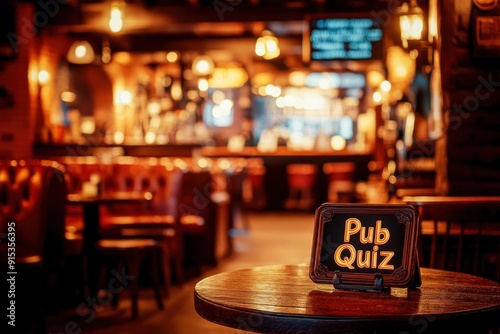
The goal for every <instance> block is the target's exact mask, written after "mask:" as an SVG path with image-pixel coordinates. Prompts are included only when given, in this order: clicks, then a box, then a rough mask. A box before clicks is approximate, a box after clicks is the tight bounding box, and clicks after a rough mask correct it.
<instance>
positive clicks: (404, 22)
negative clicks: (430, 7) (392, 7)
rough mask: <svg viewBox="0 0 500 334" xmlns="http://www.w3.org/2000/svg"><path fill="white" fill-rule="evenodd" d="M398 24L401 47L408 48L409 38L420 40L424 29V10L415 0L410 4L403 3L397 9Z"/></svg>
mask: <svg viewBox="0 0 500 334" xmlns="http://www.w3.org/2000/svg"><path fill="white" fill-rule="evenodd" d="M398 14H399V26H400V28H401V40H402V42H403V47H404V48H408V41H409V40H420V39H421V38H422V31H423V29H424V11H423V10H422V8H420V7H419V6H418V3H417V0H410V4H408V3H403V4H402V5H401V7H400V8H399V9H398Z"/></svg>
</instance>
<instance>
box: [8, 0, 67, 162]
mask: <svg viewBox="0 0 500 334" xmlns="http://www.w3.org/2000/svg"><path fill="white" fill-rule="evenodd" d="M39 10H41V9H39ZM15 12H16V31H14V32H13V33H14V34H15V35H16V37H17V38H18V40H19V43H18V45H17V52H16V57H15V59H14V60H11V61H10V60H9V61H5V62H3V63H2V64H0V65H1V66H2V69H1V70H0V86H1V87H3V88H5V89H6V90H7V91H8V92H9V93H10V95H11V96H12V98H13V101H14V105H13V106H12V107H0V159H1V158H8V159H20V158H30V157H32V155H33V143H34V142H35V141H46V140H47V139H48V133H49V131H50V126H51V117H52V115H53V114H54V113H57V112H58V110H57V108H58V106H57V103H56V100H55V98H54V97H55V94H54V87H55V83H54V77H55V73H56V71H57V65H58V64H59V62H60V59H61V57H64V55H63V54H62V52H63V51H64V50H67V49H68V44H69V41H68V40H67V39H66V38H65V37H62V36H60V35H59V36H58V35H53V34H51V33H50V32H47V31H45V30H44V28H45V27H44V24H46V21H38V22H37V25H36V24H33V18H35V19H36V17H38V19H39V20H40V18H44V17H48V19H49V20H50V19H51V18H52V16H50V15H46V16H43V13H38V12H37V11H36V8H35V7H33V5H32V4H29V3H25V4H18V5H16V10H15ZM37 13H38V14H39V15H38V16H37ZM45 14H46V13H45ZM55 14H57V13H55ZM55 14H54V15H55ZM42 69H44V70H47V71H48V72H49V75H50V79H49V81H48V82H47V84H45V85H44V86H43V87H40V86H39V85H38V80H37V75H38V72H39V71H40V70H42Z"/></svg>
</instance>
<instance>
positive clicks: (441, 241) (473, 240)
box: [403, 196, 500, 281]
mask: <svg viewBox="0 0 500 334" xmlns="http://www.w3.org/2000/svg"><path fill="white" fill-rule="evenodd" d="M403 201H404V202H406V203H408V204H412V205H414V206H416V207H417V208H418V212H419V219H420V240H419V242H420V244H419V253H420V262H421V264H422V265H423V266H426V267H431V268H439V269H447V270H454V271H461V272H467V273H473V274H476V275H480V276H484V277H487V278H491V279H496V280H498V281H500V197H451V196H407V197H403Z"/></svg>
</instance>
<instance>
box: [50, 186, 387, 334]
mask: <svg viewBox="0 0 500 334" xmlns="http://www.w3.org/2000/svg"><path fill="white" fill-rule="evenodd" d="M365 191H366V193H367V196H368V198H369V199H370V198H371V199H373V200H371V202H377V201H385V198H384V196H383V195H381V193H380V191H383V189H380V188H379V187H378V185H377V184H375V185H372V186H370V187H368V188H366V189H365ZM369 201H370V200H369ZM245 217H246V218H247V219H248V225H249V230H248V231H247V233H238V234H236V235H235V236H234V238H233V241H234V253H233V254H232V256H231V257H229V258H227V259H225V260H223V261H222V262H220V263H219V264H218V266H217V267H216V268H204V270H203V273H202V275H201V276H197V277H196V278H193V279H191V280H189V281H188V282H186V283H184V284H183V285H182V286H179V285H174V286H173V288H172V293H171V296H170V297H169V298H166V299H165V308H164V309H163V310H161V311H160V310H158V309H157V307H156V303H155V299H154V296H153V291H152V289H150V288H147V287H145V288H143V289H141V291H140V302H139V316H138V318H137V319H135V320H132V318H131V310H130V301H129V298H128V291H126V290H125V291H123V292H122V294H123V296H120V297H123V298H121V299H120V303H119V305H118V308H116V309H114V308H113V307H111V306H110V305H108V306H106V307H103V308H102V309H101V310H97V311H96V314H95V317H94V318H93V319H91V318H90V316H89V315H85V316H80V315H78V306H79V305H78V304H76V305H74V307H69V308H68V309H67V310H66V311H64V312H59V313H58V314H57V315H56V316H50V317H48V318H47V323H48V328H49V333H52V334H56V333H57V334H59V333H78V329H81V332H79V333H92V334H97V333H103V334H104V333H106V334H107V333H116V334H126V333H169V334H176V333H186V334H192V333H243V332H244V331H242V330H236V329H231V328H227V327H223V326H220V325H217V324H214V323H211V322H209V321H206V320H204V319H203V318H201V317H200V316H198V314H197V313H196V311H195V310H194V299H193V298H194V297H193V291H194V287H195V285H196V283H197V282H198V281H199V280H201V279H203V277H206V276H209V275H213V274H216V273H219V272H225V271H232V270H238V269H244V268H250V267H256V266H263V265H272V264H298V263H309V259H310V252H311V242H312V237H313V226H314V214H313V213H312V212H301V211H289V212H279V213H269V212H265V213H264V212H250V213H246V214H245ZM240 221H241V220H240ZM81 313H82V312H81V310H80V314H81ZM72 322H73V323H72ZM68 324H69V325H68ZM65 326H69V327H68V328H71V330H70V331H68V330H66V331H65V329H64V328H65Z"/></svg>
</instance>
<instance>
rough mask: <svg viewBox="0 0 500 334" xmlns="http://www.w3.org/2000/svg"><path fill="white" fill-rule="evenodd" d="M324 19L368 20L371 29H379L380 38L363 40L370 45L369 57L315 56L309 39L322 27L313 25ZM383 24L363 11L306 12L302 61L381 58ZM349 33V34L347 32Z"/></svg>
mask: <svg viewBox="0 0 500 334" xmlns="http://www.w3.org/2000/svg"><path fill="white" fill-rule="evenodd" d="M325 20H337V21H340V20H342V21H346V20H347V21H351V20H370V21H371V22H372V24H373V25H374V27H373V29H380V30H381V33H382V35H381V38H380V39H379V40H376V41H365V42H367V43H368V42H369V43H370V45H371V49H370V50H371V56H370V57H365V56H363V57H349V56H331V57H330V56H329V57H325V58H318V59H317V58H316V57H314V56H313V52H315V48H314V46H313V44H314V43H313V42H312V41H311V35H312V34H313V32H314V31H315V30H317V31H320V30H323V29H317V28H315V27H314V25H316V24H317V22H318V21H325ZM384 28H385V26H384V24H383V23H382V22H380V21H379V20H377V18H375V17H374V16H373V15H370V14H369V13H363V12H348V13H347V12H340V13H316V14H307V15H305V16H304V32H303V35H302V61H303V62H304V63H306V64H309V63H311V62H320V63H323V62H332V61H348V60H352V61H360V62H364V61H373V60H382V59H383V53H384V38H385V34H386V32H385V29H384ZM327 30H330V29H324V30H323V31H327ZM339 30H341V29H332V31H337V32H338V31H339ZM349 35H350V34H349Z"/></svg>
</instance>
